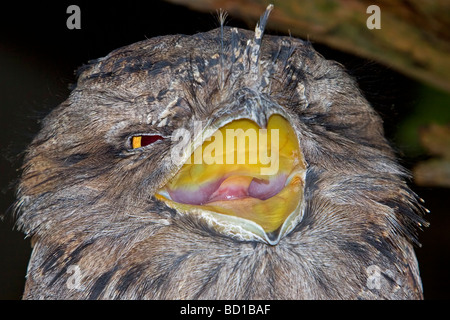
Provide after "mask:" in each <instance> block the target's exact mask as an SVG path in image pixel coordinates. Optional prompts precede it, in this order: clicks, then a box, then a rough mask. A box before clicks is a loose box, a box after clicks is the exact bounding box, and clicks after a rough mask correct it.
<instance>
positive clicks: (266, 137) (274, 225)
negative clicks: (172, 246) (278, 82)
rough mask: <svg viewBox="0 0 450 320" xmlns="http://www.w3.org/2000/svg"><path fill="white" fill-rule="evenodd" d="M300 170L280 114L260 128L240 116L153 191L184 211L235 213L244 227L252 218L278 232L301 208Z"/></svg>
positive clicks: (299, 157) (301, 163) (301, 166)
mask: <svg viewBox="0 0 450 320" xmlns="http://www.w3.org/2000/svg"><path fill="white" fill-rule="evenodd" d="M304 174H305V162H304V160H303V156H302V153H301V150H300V148H299V145H298V139H297V136H296V134H295V132H294V130H293V128H292V126H291V125H290V124H289V122H288V121H287V120H286V119H285V118H284V117H282V116H280V115H272V116H271V117H270V118H269V120H268V124H267V128H265V129H262V130H261V128H260V127H259V126H258V125H257V124H256V123H255V122H253V121H251V120H248V119H239V120H234V121H232V122H230V123H228V124H226V125H225V126H223V127H221V128H220V129H218V130H217V131H216V132H215V133H214V134H213V135H212V136H211V138H210V139H208V141H205V142H203V144H202V145H201V146H199V147H198V148H196V149H195V150H194V152H193V153H192V154H191V156H190V158H189V159H188V160H187V161H186V163H185V164H184V165H183V166H182V167H181V169H180V170H179V171H178V173H177V174H176V175H175V176H174V177H173V178H172V179H171V180H170V181H169V183H167V184H166V185H165V186H164V187H163V188H161V189H160V190H159V191H158V192H157V194H156V196H157V198H159V199H161V200H163V201H165V202H166V203H167V204H168V205H169V206H172V207H175V208H177V209H179V210H182V211H183V210H184V211H186V212H191V211H193V210H192V209H198V210H200V211H203V212H210V213H213V214H216V215H215V216H216V217H217V216H219V219H225V220H226V219H227V217H228V218H230V217H233V221H238V220H239V221H240V222H242V221H244V222H243V225H244V228H245V225H252V226H254V225H255V224H256V225H258V226H259V228H262V230H263V231H264V232H265V233H266V234H270V233H276V234H278V233H279V231H280V229H281V228H282V225H283V223H284V222H285V221H286V220H289V219H288V217H289V216H292V215H295V214H296V211H299V205H300V202H301V200H302V195H303V184H304ZM217 214H219V215H217ZM297 214H298V212H297ZM235 218H238V219H237V220H236V219H235ZM242 219H243V220H242ZM252 228H253V227H252ZM253 229H254V228H253ZM253 229H252V230H253Z"/></svg>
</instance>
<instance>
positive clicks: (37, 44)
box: [0, 1, 450, 299]
mask: <svg viewBox="0 0 450 320" xmlns="http://www.w3.org/2000/svg"><path fill="white" fill-rule="evenodd" d="M71 4H77V5H78V6H79V7H80V9H81V30H69V29H67V27H66V20H67V18H68V17H69V14H67V13H66V9H67V7H68V6H69V5H71ZM255 23H256V21H255ZM227 24H228V25H230V26H237V27H242V28H250V29H253V28H254V25H250V26H248V25H246V24H245V23H244V22H242V21H239V20H237V19H234V18H233V17H229V18H228V23H227ZM217 26H218V22H217V18H216V14H215V13H211V14H205V13H198V12H194V11H190V10H189V9H187V8H185V7H181V6H176V5H172V4H169V3H166V2H162V1H125V2H120V5H119V3H118V2H110V3H104V2H100V1H99V2H96V4H93V3H92V2H84V1H77V2H74V3H72V2H67V1H59V2H58V3H55V2H52V3H50V2H45V1H39V2H35V3H16V4H12V5H11V4H8V6H6V7H2V9H1V15H0V126H1V131H0V150H1V157H0V215H2V214H4V217H3V221H0V299H20V297H21V293H22V291H23V286H24V283H25V274H26V267H27V262H28V259H29V255H30V253H31V249H30V243H29V239H24V235H23V234H22V233H21V232H18V231H15V230H14V220H13V217H12V213H11V211H10V209H9V208H10V206H11V204H12V203H13V201H14V183H15V179H16V178H17V175H18V172H17V169H18V168H19V167H20V164H21V158H20V152H21V151H22V150H23V149H24V148H25V147H26V145H27V143H29V142H30V141H31V139H32V137H33V134H35V133H36V132H37V131H38V129H39V119H41V118H42V117H43V116H45V114H46V113H47V112H48V111H50V110H51V109H52V108H54V107H55V106H57V105H58V104H59V103H61V102H62V101H64V100H65V98H66V97H67V95H68V94H69V89H68V85H69V84H71V83H74V82H75V81H76V79H75V76H74V70H76V69H77V68H78V67H79V66H81V65H82V64H84V63H87V62H88V61H89V60H91V59H95V58H99V57H102V56H105V55H107V54H108V53H109V52H110V51H112V50H113V49H116V48H118V47H121V46H124V45H128V44H131V43H134V42H137V41H141V40H144V39H145V38H151V37H154V36H158V35H166V34H174V33H184V34H193V33H196V32H202V31H208V30H210V29H213V28H216V27H217ZM286 31H287V30H286ZM268 33H270V34H280V35H281V34H282V33H280V32H275V31H273V30H270V29H269V30H268ZM314 47H315V48H316V49H317V51H319V52H320V53H322V54H323V55H324V56H325V57H326V58H328V59H333V60H337V61H339V62H341V63H342V64H344V65H345V66H346V67H347V68H348V69H349V72H350V73H351V74H352V75H353V76H355V77H356V78H357V79H358V81H359V83H360V86H361V89H362V90H363V91H364V93H365V95H366V97H367V98H368V100H369V101H370V102H371V103H372V104H373V106H374V107H375V109H376V110H377V111H378V112H379V113H380V114H381V116H382V117H383V119H384V121H385V129H386V135H387V137H388V138H389V139H390V140H391V141H392V143H393V144H394V145H397V146H398V145H399V143H397V142H398V141H397V139H398V130H399V128H401V123H402V122H403V121H404V120H405V119H407V118H408V116H409V115H410V114H411V112H413V110H414V108H415V106H416V105H417V104H419V103H424V101H423V100H424V99H426V97H424V96H421V92H422V90H421V89H420V88H422V85H421V84H419V83H417V82H416V81H414V80H412V79H409V78H407V77H405V76H402V75H401V74H398V73H396V72H395V71H393V70H389V69H388V68H386V67H384V66H381V65H379V64H377V63H375V62H372V61H367V60H364V59H361V58H358V57H355V56H351V55H348V54H345V53H342V52H338V51H335V50H332V49H330V48H327V47H325V46H323V45H320V44H314ZM425 102H426V101H425ZM398 152H399V155H400V157H401V158H402V163H403V165H404V166H406V167H407V168H409V169H411V168H412V167H413V165H414V164H415V163H417V161H420V160H423V159H425V158H426V156H424V155H422V154H420V153H419V154H417V153H415V154H414V156H412V155H411V154H409V153H408V145H407V144H405V143H401V146H400V147H399V149H398ZM411 186H412V188H413V189H414V190H415V191H416V192H417V193H418V194H419V195H420V196H421V197H422V198H424V199H425V200H426V206H427V208H428V209H429V210H430V211H431V214H429V215H428V216H427V220H428V221H429V222H430V223H431V226H430V227H429V228H427V229H426V230H425V231H424V232H420V234H419V239H420V241H421V243H422V245H423V246H422V248H417V249H416V253H417V256H418V260H419V265H420V268H421V275H422V281H423V286H424V291H425V298H426V299H443V298H449V297H450V294H449V292H448V290H447V288H448V286H449V284H450V275H449V272H450V258H449V252H450V232H449V231H450V229H449V227H450V216H449V214H448V203H449V199H448V198H449V195H450V193H449V189H445V188H424V187H418V186H415V185H414V184H413V183H411Z"/></svg>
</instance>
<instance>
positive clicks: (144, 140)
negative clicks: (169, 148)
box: [131, 134, 164, 149]
mask: <svg viewBox="0 0 450 320" xmlns="http://www.w3.org/2000/svg"><path fill="white" fill-rule="evenodd" d="M162 139H164V137H162V136H160V135H157V134H155V135H142V136H133V137H132V138H131V146H132V147H133V149H137V148H142V147H145V146H148V145H149V144H152V143H153V142H156V141H158V140H162Z"/></svg>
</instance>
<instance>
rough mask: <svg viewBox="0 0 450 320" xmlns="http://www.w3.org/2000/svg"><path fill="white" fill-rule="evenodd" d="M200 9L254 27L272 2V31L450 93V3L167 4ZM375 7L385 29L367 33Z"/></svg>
mask: <svg viewBox="0 0 450 320" xmlns="http://www.w3.org/2000/svg"><path fill="white" fill-rule="evenodd" d="M168 1H170V2H173V3H177V4H183V5H186V6H189V7H190V8H192V9H195V10H201V11H207V12H214V11H215V10H217V9H219V8H222V9H224V10H226V11H227V12H228V13H229V14H230V15H231V16H234V17H237V18H241V19H243V20H244V21H247V22H248V23H249V25H255V24H256V22H257V21H258V20H257V19H258V18H259V16H260V15H261V14H262V13H263V12H264V10H265V8H266V6H267V5H268V4H269V3H273V4H274V5H275V9H274V11H273V12H272V14H271V17H270V19H269V24H268V27H269V28H270V29H274V30H278V31H281V32H286V33H287V32H289V31H290V32H291V33H292V34H293V35H294V36H299V37H302V38H308V39H309V40H311V41H312V42H319V43H324V44H326V45H329V46H331V47H334V48H336V49H339V50H342V51H346V52H349V53H353V54H356V55H359V56H361V57H365V58H368V59H373V60H375V61H378V62H380V63H382V64H385V65H388V66H390V67H392V68H394V69H396V70H398V71H400V72H402V73H404V74H406V75H408V76H410V77H413V78H415V79H417V80H419V81H422V82H425V83H429V84H431V85H433V86H436V87H438V88H441V89H444V90H446V91H449V92H450V59H449V58H448V56H449V53H450V1H446V0H403V1H400V0H398V1H393V0H377V1H374V0H314V1H309V0H283V1H276V0H273V1H267V0H168ZM372 4H375V5H377V6H379V8H380V11H381V29H372V30H370V29H368V28H367V24H366V22H367V19H368V18H369V16H370V15H371V14H370V13H369V14H368V13H366V10H367V8H368V7H369V6H370V5H372Z"/></svg>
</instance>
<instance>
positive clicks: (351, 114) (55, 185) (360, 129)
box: [16, 12, 425, 299]
mask: <svg viewBox="0 0 450 320" xmlns="http://www.w3.org/2000/svg"><path fill="white" fill-rule="evenodd" d="M267 17H268V12H266V14H265V16H263V18H262V19H261V21H260V24H259V27H257V28H256V35H255V33H254V32H251V31H246V30H241V29H235V28H228V27H223V28H219V29H215V30H212V31H210V32H206V33H199V34H195V35H192V36H185V35H172V36H163V37H156V38H152V39H148V40H145V41H142V42H138V43H135V44H132V45H129V46H126V47H123V48H120V49H117V50H115V51H113V52H111V53H110V54H109V55H108V56H106V57H104V58H100V59H98V60H95V61H92V62H90V63H89V64H88V65H85V66H83V67H82V68H80V70H79V78H78V82H77V84H76V85H75V86H74V88H73V90H72V92H71V94H70V96H69V97H68V99H67V100H66V101H65V102H63V103H62V104H61V105H60V106H59V107H57V108H56V109H55V110H53V111H52V112H51V113H50V114H49V115H48V116H47V117H46V118H45V120H44V121H43V123H42V129H41V131H40V132H39V134H38V135H37V136H36V137H35V139H34V140H33V142H32V143H31V145H30V146H29V148H28V149H27V154H26V158H25V163H24V166H23V175H22V179H21V181H20V184H19V186H18V193H17V194H18V200H17V203H16V208H17V215H18V220H17V223H18V225H19V226H20V228H21V229H22V230H23V231H24V232H25V233H26V234H27V235H29V236H31V237H32V243H33V253H32V256H31V259H30V263H29V267H28V272H27V284H26V288H25V292H24V298H26V299H38V298H45V299H67V298H69V299H85V298H89V299H205V298H207V299H378V298H382V299H420V298H422V287H421V280H420V277H419V271H418V266H417V261H416V258H415V254H414V251H413V244H414V243H417V240H416V229H417V228H418V227H420V226H422V225H424V224H425V222H424V220H423V218H422V217H421V214H422V210H423V209H422V207H421V206H420V205H419V204H418V203H417V198H416V196H415V195H414V193H413V192H412V191H411V190H410V189H409V187H408V186H407V184H406V182H405V179H406V178H407V177H408V174H407V173H406V172H405V170H404V169H403V168H402V167H401V166H399V164H398V163H397V161H396V157H395V155H394V153H393V151H392V149H391V147H390V146H389V144H388V142H387V141H386V139H385V137H384V133H383V126H382V121H381V119H380V117H379V116H378V115H377V114H376V112H375V111H374V110H373V109H372V108H371V106H370V105H369V103H368V102H367V100H366V99H365V98H364V97H363V95H362V94H361V92H360V91H359V89H358V87H357V84H356V83H355V81H354V80H353V79H352V78H351V77H350V76H349V75H348V74H347V73H346V71H345V70H344V68H343V67H342V66H341V65H339V64H338V63H336V62H334V61H328V60H326V59H324V58H323V57H322V56H321V55H319V54H318V53H317V52H316V51H315V50H314V49H313V48H312V46H311V44H310V43H308V42H305V41H302V40H299V39H295V38H292V37H280V36H269V35H264V37H263V36H262V31H263V30H264V24H265V22H266V20H267ZM274 112H275V113H280V114H282V115H283V116H285V117H286V118H287V119H288V120H289V122H290V123H291V125H292V127H293V128H294V129H295V132H296V134H297V136H298V142H299V145H300V148H301V150H302V152H303V155H304V158H305V161H306V164H307V172H306V178H305V185H304V191H303V192H304V198H303V201H304V204H303V205H304V206H303V213H302V219H301V221H299V222H298V224H297V225H296V227H295V228H294V230H292V231H291V232H289V233H288V234H286V235H284V236H283V237H282V239H281V240H280V241H279V243H278V244H276V245H269V244H267V243H264V242H262V241H257V240H239V239H237V238H236V237H233V236H230V235H227V234H226V233H224V232H223V231H221V230H216V228H215V227H214V226H213V225H211V224H209V223H208V221H207V220H205V219H202V218H201V217H199V216H198V215H195V214H182V213H180V212H178V211H177V210H176V209H173V208H171V207H169V206H167V205H166V203H164V202H163V201H160V200H157V199H156V198H155V196H154V194H155V191H156V190H157V189H158V188H159V187H161V186H163V185H164V184H165V183H167V181H168V180H169V179H170V178H171V177H172V176H174V175H175V174H176V172H177V170H178V169H179V168H180V167H181V165H182V163H173V162H172V161H171V159H170V149H171V146H172V145H173V144H174V142H173V141H172V140H171V139H170V137H171V134H172V133H173V132H174V130H176V129H177V128H187V129H189V130H190V131H192V132H193V131H194V128H193V127H192V125H193V123H194V120H197V121H202V122H203V123H204V124H205V126H208V125H210V126H212V127H214V126H215V124H217V123H223V122H224V121H225V120H226V119H228V120H229V119H236V118H248V119H252V120H254V121H255V122H256V123H258V124H261V126H264V123H265V122H266V121H267V116H268V115H269V114H271V113H274ZM136 134H157V135H159V136H161V137H165V138H166V139H164V140H160V141H158V142H157V143H154V144H152V145H150V146H148V147H146V148H142V149H136V150H135V149H131V148H130V145H129V140H130V137H131V136H133V135H136ZM74 266H75V267H76V268H77V269H76V270H77V272H75V271H73V270H74V269H73V267H74ZM377 272H379V273H377ZM378 276H379V277H378ZM74 277H77V278H74ZM374 277H375V278H374ZM377 281H378V282H377Z"/></svg>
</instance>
